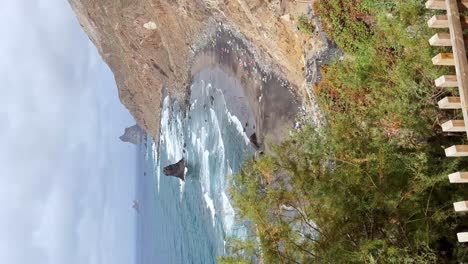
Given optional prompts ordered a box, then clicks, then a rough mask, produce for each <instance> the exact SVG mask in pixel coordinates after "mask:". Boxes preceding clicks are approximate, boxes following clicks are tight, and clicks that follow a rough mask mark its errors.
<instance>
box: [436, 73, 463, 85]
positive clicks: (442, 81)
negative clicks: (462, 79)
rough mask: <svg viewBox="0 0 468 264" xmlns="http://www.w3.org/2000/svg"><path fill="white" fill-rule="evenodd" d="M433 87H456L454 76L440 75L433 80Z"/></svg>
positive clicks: (456, 82) (455, 77)
mask: <svg viewBox="0 0 468 264" xmlns="http://www.w3.org/2000/svg"><path fill="white" fill-rule="evenodd" d="M435 85H436V86H437V87H442V88H447V87H458V81H457V76H456V75H442V76H440V77H439V78H437V79H436V80H435Z"/></svg>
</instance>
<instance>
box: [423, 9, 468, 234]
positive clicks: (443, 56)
mask: <svg viewBox="0 0 468 264" xmlns="http://www.w3.org/2000/svg"><path fill="white" fill-rule="evenodd" d="M426 7H427V8H429V9H436V10H447V15H435V16H433V17H432V18H431V19H429V21H428V25H429V27H430V28H443V29H448V30H449V32H440V33H436V34H435V35H434V36H432V37H431V38H430V39H429V43H430V45H432V46H446V47H452V53H439V54H437V55H436V56H435V57H434V58H432V63H433V64H434V65H443V66H453V67H455V75H444V76H441V77H440V78H438V79H436V80H435V85H436V86H437V87H458V94H459V97H455V96H450V97H445V98H443V99H442V100H440V101H439V103H438V104H439V108H440V109H460V110H461V111H462V113H463V120H449V121H447V122H445V123H443V124H442V130H443V131H445V132H462V133H466V134H467V136H468V107H467V103H468V62H467V54H466V49H465V43H467V44H468V42H465V39H466V37H464V35H463V29H464V28H468V17H465V16H462V17H461V16H460V12H459V10H460V9H463V10H466V9H468V0H429V1H427V2H426ZM445 155H446V156H447V157H467V156H468V145H454V146H451V147H449V148H447V149H445ZM449 180H450V182H451V183H468V172H455V173H452V174H450V175H449ZM453 205H454V208H455V211H457V212H465V211H468V201H461V202H456V203H454V204H453ZM457 237H458V241H459V242H468V232H461V233H458V234H457Z"/></svg>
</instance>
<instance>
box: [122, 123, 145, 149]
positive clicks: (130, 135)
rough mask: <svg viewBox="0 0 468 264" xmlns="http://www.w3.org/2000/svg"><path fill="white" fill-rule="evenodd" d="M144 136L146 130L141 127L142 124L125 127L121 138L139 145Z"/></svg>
mask: <svg viewBox="0 0 468 264" xmlns="http://www.w3.org/2000/svg"><path fill="white" fill-rule="evenodd" d="M143 136H144V132H143V130H142V129H141V128H140V126H139V125H134V126H132V127H127V128H126V129H125V132H124V134H123V135H122V136H120V140H122V141H123V142H129V143H132V144H135V145H138V144H140V143H141V140H142V139H143Z"/></svg>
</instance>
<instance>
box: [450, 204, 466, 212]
mask: <svg viewBox="0 0 468 264" xmlns="http://www.w3.org/2000/svg"><path fill="white" fill-rule="evenodd" d="M453 208H454V209H455V212H466V211H468V202H467V201H461V202H456V203H453Z"/></svg>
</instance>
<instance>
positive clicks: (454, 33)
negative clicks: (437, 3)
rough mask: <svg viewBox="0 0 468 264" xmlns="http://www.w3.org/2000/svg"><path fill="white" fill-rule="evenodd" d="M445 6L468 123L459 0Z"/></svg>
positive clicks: (467, 67) (467, 71)
mask: <svg viewBox="0 0 468 264" xmlns="http://www.w3.org/2000/svg"><path fill="white" fill-rule="evenodd" d="M462 2H463V0H462ZM445 5H446V7H447V16H448V20H449V29H450V39H451V41H452V50H453V57H454V61H455V72H456V76H457V82H458V92H459V94H460V99H461V110H462V113H463V120H464V121H465V123H467V122H468V107H467V106H466V103H467V102H468V60H467V58H466V50H465V42H464V40H463V38H464V37H463V28H462V25H461V22H460V13H459V12H458V4H457V0H445ZM465 127H468V126H465ZM467 132H468V131H467ZM467 136H468V133H467Z"/></svg>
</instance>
